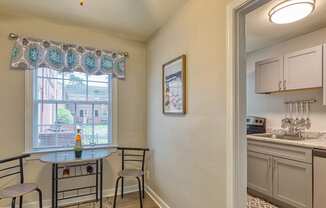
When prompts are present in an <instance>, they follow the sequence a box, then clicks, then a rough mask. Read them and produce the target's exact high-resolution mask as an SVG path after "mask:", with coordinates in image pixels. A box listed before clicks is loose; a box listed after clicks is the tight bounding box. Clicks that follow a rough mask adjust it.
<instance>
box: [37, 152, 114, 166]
mask: <svg viewBox="0 0 326 208" xmlns="http://www.w3.org/2000/svg"><path fill="white" fill-rule="evenodd" d="M111 154H112V152H111V151H110V150H107V149H86V150H83V152H82V156H81V157H80V158H76V157H75V152H74V151H60V152H50V153H48V154H46V155H44V156H42V157H41V159H40V160H41V161H42V162H45V163H52V164H62V163H78V162H87V161H94V160H100V159H103V158H106V157H108V156H110V155H111Z"/></svg>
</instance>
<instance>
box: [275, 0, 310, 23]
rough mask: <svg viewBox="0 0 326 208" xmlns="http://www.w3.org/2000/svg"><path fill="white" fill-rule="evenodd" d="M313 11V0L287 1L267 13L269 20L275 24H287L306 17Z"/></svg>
mask: <svg viewBox="0 0 326 208" xmlns="http://www.w3.org/2000/svg"><path fill="white" fill-rule="evenodd" d="M314 9H315V0H287V1H283V2H281V3H280V4H278V5H276V6H275V7H274V8H273V9H272V10H271V11H270V12H269V19H270V21H271V22H273V23H275V24H288V23H292V22H296V21H299V20H301V19H303V18H305V17H307V16H308V15H309V14H311V13H312V12H313V11H314Z"/></svg>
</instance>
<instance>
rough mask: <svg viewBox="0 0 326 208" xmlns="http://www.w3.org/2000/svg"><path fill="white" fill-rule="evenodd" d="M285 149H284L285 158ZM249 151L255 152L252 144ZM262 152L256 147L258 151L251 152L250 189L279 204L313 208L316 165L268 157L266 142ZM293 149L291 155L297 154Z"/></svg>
mask: <svg viewBox="0 0 326 208" xmlns="http://www.w3.org/2000/svg"><path fill="white" fill-rule="evenodd" d="M255 145H256V144H255ZM274 146H275V145H274ZM284 146H285V145H280V149H282V151H283V152H282V154H284V149H286V148H284ZM248 147H249V148H248V149H252V147H251V146H250V143H249V144H248ZM261 148H262V151H259V149H257V146H255V151H250V150H249V151H248V189H250V190H253V191H255V192H258V193H260V194H262V195H264V196H266V197H268V199H269V200H270V199H273V200H275V203H276V204H277V203H281V205H283V206H284V205H289V206H291V207H295V208H312V204H313V203H312V198H313V197H312V196H313V192H312V184H313V180H312V164H310V163H307V162H302V161H295V160H289V159H285V158H281V157H278V156H276V155H278V154H275V155H269V154H266V151H265V150H264V151H263V149H264V148H265V147H264V145H263V142H262V145H261ZM275 149H277V148H275ZM289 149H291V151H292V152H291V153H290V152H289V155H291V154H293V147H289ZM257 150H258V151H257ZM302 150H303V149H298V152H300V151H302ZM284 155H285V156H286V154H284Z"/></svg>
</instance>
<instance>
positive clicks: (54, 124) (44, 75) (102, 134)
mask: <svg viewBox="0 0 326 208" xmlns="http://www.w3.org/2000/svg"><path fill="white" fill-rule="evenodd" d="M34 84H35V86H36V87H35V89H36V90H35V93H34V94H35V95H34V102H35V104H34V112H37V114H35V116H34V118H33V126H34V129H33V130H34V131H33V135H34V136H33V148H34V149H37V148H64V147H69V146H72V145H73V144H74V135H75V133H76V129H77V128H81V129H82V136H83V138H84V139H83V143H84V145H103V144H110V143H111V141H112V76H111V75H100V76H95V75H87V74H85V73H80V72H65V73H62V72H58V71H55V70H51V69H47V68H40V69H38V70H37V72H36V73H35V76H34Z"/></svg>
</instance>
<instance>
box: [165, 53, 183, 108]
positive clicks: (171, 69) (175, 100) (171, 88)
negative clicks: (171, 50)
mask: <svg viewBox="0 0 326 208" xmlns="http://www.w3.org/2000/svg"><path fill="white" fill-rule="evenodd" d="M162 84H163V86H162V89H163V92H162V97H163V99H162V100H163V113H164V114H186V55H182V56H180V57H178V58H176V59H173V60H172V61H169V62H168V63H166V64H164V65H163V79H162Z"/></svg>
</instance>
